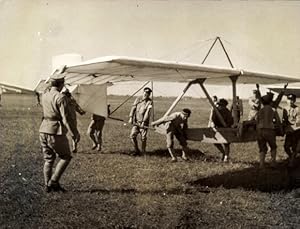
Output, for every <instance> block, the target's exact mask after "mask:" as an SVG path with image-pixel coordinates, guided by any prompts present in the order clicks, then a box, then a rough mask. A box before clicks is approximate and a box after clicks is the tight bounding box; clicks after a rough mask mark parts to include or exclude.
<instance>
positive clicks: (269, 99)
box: [261, 94, 272, 104]
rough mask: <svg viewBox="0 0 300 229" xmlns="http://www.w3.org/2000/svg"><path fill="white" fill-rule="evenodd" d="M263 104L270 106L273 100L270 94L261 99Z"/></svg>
mask: <svg viewBox="0 0 300 229" xmlns="http://www.w3.org/2000/svg"><path fill="white" fill-rule="evenodd" d="M261 100H262V103H263V104H269V103H271V101H272V98H271V96H270V94H267V95H264V96H262V97H261Z"/></svg>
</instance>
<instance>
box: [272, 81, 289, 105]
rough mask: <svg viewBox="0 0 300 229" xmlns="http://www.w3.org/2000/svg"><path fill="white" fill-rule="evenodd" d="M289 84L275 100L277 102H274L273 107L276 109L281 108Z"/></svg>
mask: <svg viewBox="0 0 300 229" xmlns="http://www.w3.org/2000/svg"><path fill="white" fill-rule="evenodd" d="M287 86H288V84H285V85H284V86H283V89H282V90H281V92H280V93H279V94H278V96H277V98H276V99H275V101H274V102H273V107H274V108H277V107H278V106H279V103H280V102H281V100H282V97H283V95H284V93H285V91H286V88H287Z"/></svg>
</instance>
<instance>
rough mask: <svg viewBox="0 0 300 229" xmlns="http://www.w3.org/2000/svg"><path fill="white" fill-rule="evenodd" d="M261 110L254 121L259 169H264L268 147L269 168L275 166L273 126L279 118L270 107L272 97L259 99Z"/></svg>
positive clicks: (274, 134)
mask: <svg viewBox="0 0 300 229" xmlns="http://www.w3.org/2000/svg"><path fill="white" fill-rule="evenodd" d="M261 101H262V104H263V108H261V109H260V110H259V111H258V114H257V120H256V130H257V143H258V148H259V154H260V156H259V157H260V164H259V167H260V168H262V169H263V168H264V167H265V157H266V153H267V151H268V146H267V145H269V147H270V149H271V166H272V167H275V166H276V148H277V145H276V132H275V126H276V124H277V122H279V121H280V120H279V116H278V113H277V112H276V110H275V108H273V107H272V106H271V103H272V97H271V96H270V95H264V96H263V97H262V98H261Z"/></svg>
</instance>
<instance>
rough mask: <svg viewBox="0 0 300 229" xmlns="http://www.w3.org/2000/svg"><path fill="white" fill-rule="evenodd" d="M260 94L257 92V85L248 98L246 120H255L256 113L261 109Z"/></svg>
mask: <svg viewBox="0 0 300 229" xmlns="http://www.w3.org/2000/svg"><path fill="white" fill-rule="evenodd" d="M260 98H261V94H260V91H259V85H258V84H256V89H254V90H253V95H252V96H251V97H250V98H249V105H250V112H249V115H248V120H249V121H253V120H256V118H257V112H258V111H259V109H260V107H261V99H260Z"/></svg>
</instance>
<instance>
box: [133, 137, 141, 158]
mask: <svg viewBox="0 0 300 229" xmlns="http://www.w3.org/2000/svg"><path fill="white" fill-rule="evenodd" d="M131 142H132V145H133V147H134V151H135V153H134V156H137V155H140V154H141V151H140V149H139V144H138V141H137V139H136V138H132V139H131Z"/></svg>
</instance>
